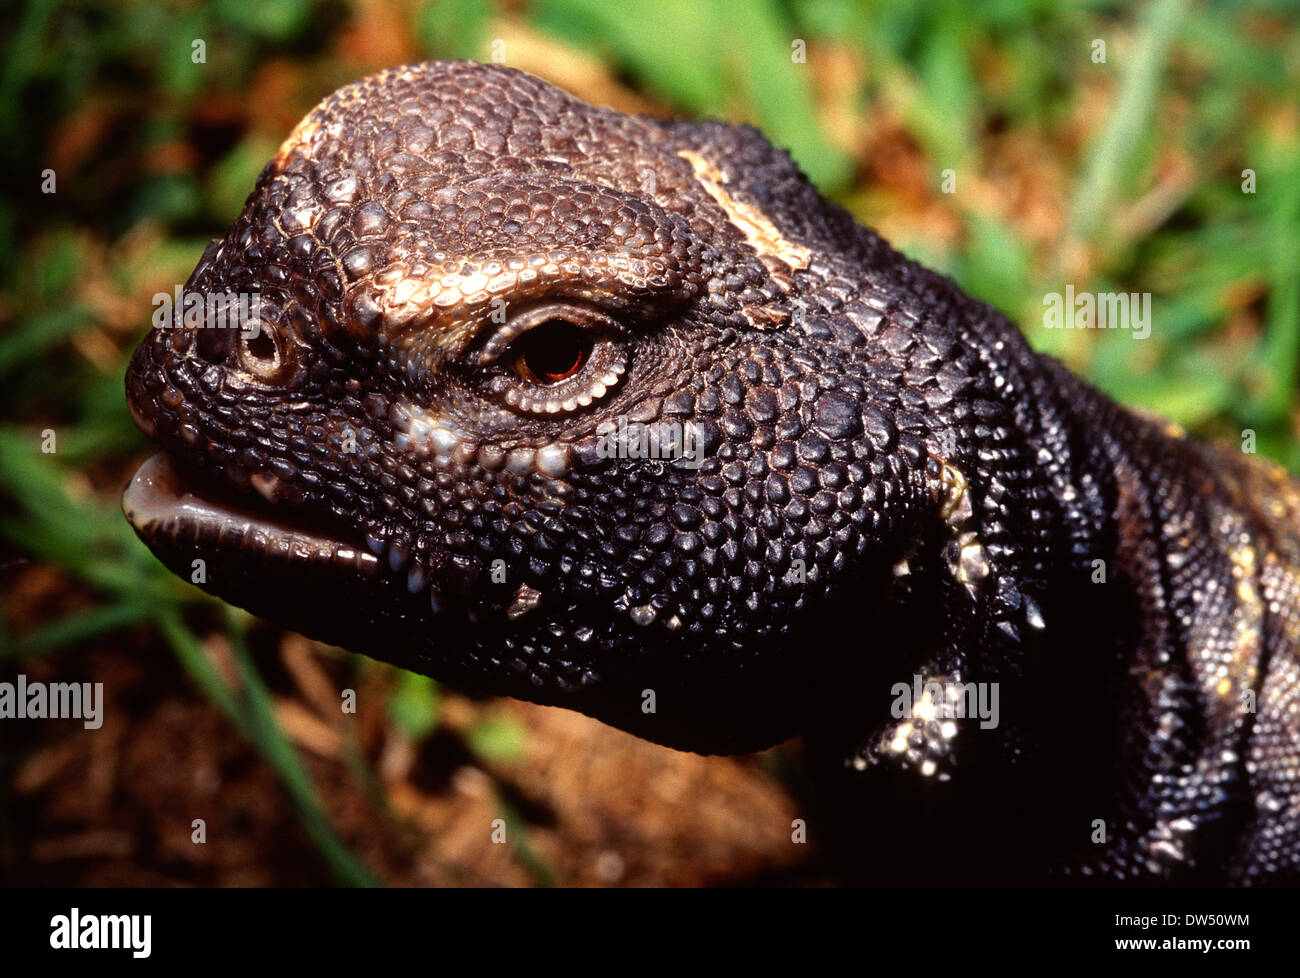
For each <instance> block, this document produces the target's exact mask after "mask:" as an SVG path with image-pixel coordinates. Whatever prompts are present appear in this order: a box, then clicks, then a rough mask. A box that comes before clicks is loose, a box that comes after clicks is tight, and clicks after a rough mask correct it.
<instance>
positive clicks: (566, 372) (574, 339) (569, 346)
mask: <svg viewBox="0 0 1300 978" xmlns="http://www.w3.org/2000/svg"><path fill="white" fill-rule="evenodd" d="M515 350H516V351H517V352H516V355H515V360H514V366H515V372H516V373H517V374H519V376H521V377H523V378H524V379H525V380H530V381H532V382H533V383H536V384H558V383H559V382H560V381H562V380H568V379H569V378H570V377H572V376H573V375H574V374H576V373H577V372H578V371H579V370H581V369H582V365H583V364H584V363H586V362H587V358H588V357H589V356H591V339H590V338H589V337H588V335H587V331H586V330H584V329H582V327H580V326H575V325H574V324H573V323H570V322H567V321H566V320H563V319H550V320H547V321H546V322H544V323H542V324H540V325H538V326H535V327H534V328H532V329H530V330H529V331H528V332H527V333H525V334H524V335H523V336H521V337H520V338H519V339H518V340H517V341H516V342H515Z"/></svg>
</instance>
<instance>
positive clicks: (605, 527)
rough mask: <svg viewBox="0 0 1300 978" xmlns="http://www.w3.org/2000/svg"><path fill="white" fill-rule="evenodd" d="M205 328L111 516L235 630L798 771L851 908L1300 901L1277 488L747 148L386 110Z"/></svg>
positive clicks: (304, 194) (1296, 716) (468, 67)
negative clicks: (1230, 895)
mask: <svg viewBox="0 0 1300 978" xmlns="http://www.w3.org/2000/svg"><path fill="white" fill-rule="evenodd" d="M184 293H185V295H186V296H187V297H189V296H198V297H199V298H200V301H198V302H196V303H194V304H193V305H192V306H190V305H185V306H184V307H182V306H177V307H176V308H175V309H172V310H170V311H166V312H165V313H164V314H162V315H159V316H157V317H156V318H155V322H154V328H153V329H152V330H151V331H150V332H149V333H148V335H147V336H146V337H145V338H144V340H143V341H142V342H141V344H140V346H139V347H138V349H137V350H136V352H135V353H134V355H133V357H132V359H131V361H130V364H129V367H128V370H127V374H126V392H127V401H128V404H129V408H130V412H131V414H132V417H133V418H134V420H135V422H136V424H137V426H138V427H139V428H140V429H141V430H142V431H143V432H144V433H145V434H146V435H147V436H148V437H149V438H150V439H151V440H152V441H153V442H154V443H155V444H156V446H157V449H158V451H157V452H156V453H155V454H154V455H153V456H151V457H150V458H149V459H148V460H147V461H145V462H144V463H143V464H142V465H141V466H140V468H139V470H138V471H137V472H136V474H135V475H134V477H133V478H132V480H131V481H130V484H129V485H128V486H127V488H126V491H125V493H124V496H123V508H124V511H125V513H126V516H127V518H128V519H129V520H130V522H131V524H132V525H133V527H134V528H135V531H136V532H137V534H138V535H139V536H140V538H141V539H142V540H143V541H144V543H145V544H146V545H147V546H148V547H149V548H150V549H151V550H152V551H153V552H154V553H155V554H156V555H157V556H158V558H159V559H160V560H162V561H163V562H164V563H165V564H166V565H167V566H168V567H170V568H171V569H173V570H174V571H175V572H176V573H178V574H181V575H183V576H185V577H187V578H191V577H194V578H195V579H198V580H201V586H202V587H203V588H205V589H206V590H208V591H210V592H212V593H213V594H216V595H218V596H220V597H221V598H223V599H225V600H226V601H229V602H231V603H233V604H235V605H238V606H240V607H243V608H246V609H248V610H249V611H251V612H252V613H253V614H255V615H258V616H261V617H263V618H266V619H269V620H271V621H274V622H276V623H278V624H281V625H283V626H286V627H289V628H292V629H296V630H298V631H300V632H303V633H304V634H306V635H308V636H312V637H315V638H319V639H322V640H324V641H327V642H330V643H333V644H336V645H340V646H343V647H345V648H347V649H350V650H354V651H357V652H361V653H364V654H366V655H369V656H372V657H375V658H378V659H381V660H385V661H388V662H391V663H395V664H397V665H399V666H401V667H403V668H406V669H409V670H414V671H416V672H419V673H423V674H427V675H430V676H433V677H435V678H436V679H438V680H439V681H441V682H445V683H447V684H449V685H451V686H453V687H457V688H462V689H465V690H469V691H473V692H476V693H484V694H493V695H504V696H510V697H517V698H520V699H525V700H530V701H533V702H537V703H541V704H547V705H552V706H561V707H566V708H568V709H572V710H577V711H581V712H582V713H585V714H588V715H590V716H593V717H596V718H598V719H599V720H602V721H604V722H606V723H608V724H611V725H613V726H616V727H619V728H622V729H624V730H627V731H630V732H632V733H634V734H636V735H638V736H640V737H642V738H645V739H648V740H651V741H654V742H656V743H659V744H663V745H666V746H668V747H672V748H676V749H682V750H690V751H695V752H699V753H732V754H735V753H746V752H752V751H757V750H761V749H764V748H767V747H769V746H771V745H774V744H777V743H780V742H782V741H784V740H787V739H790V738H793V737H800V736H802V737H804V738H805V741H806V743H807V744H808V745H809V746H808V750H809V756H810V758H813V759H812V760H810V762H809V763H810V771H812V772H814V773H815V774H816V775H817V777H819V778H823V779H824V780H825V782H826V783H827V784H828V785H829V787H827V788H826V789H825V792H826V793H825V795H824V798H825V799H828V800H826V801H824V802H822V803H820V804H818V803H814V804H815V805H816V806H817V807H816V810H817V812H819V813H820V814H819V815H818V818H822V817H823V816H824V820H823V822H817V824H818V825H823V824H824V826H825V834H826V836H827V837H828V838H833V839H837V840H840V842H844V841H845V840H848V839H854V840H856V841H857V843H858V851H859V854H858V855H857V856H852V857H849V856H846V857H845V858H846V865H849V864H851V865H853V866H855V867H856V868H857V869H858V870H861V872H862V874H864V877H866V878H875V879H884V880H892V881H903V882H925V881H936V880H949V881H951V880H989V879H992V880H997V881H1011V882H1037V881H1042V880H1055V881H1062V882H1065V883H1067V884H1068V883H1072V882H1078V883H1086V882H1090V881H1105V882H1126V883H1139V884H1177V883H1188V882H1214V883H1229V884H1243V885H1245V884H1261V883H1280V882H1288V881H1292V882H1294V881H1295V880H1296V879H1297V876H1298V873H1300V653H1298V652H1297V644H1298V643H1297V638H1298V636H1300V489H1298V488H1297V485H1296V483H1295V482H1293V481H1292V480H1291V479H1290V478H1289V477H1288V476H1287V474H1286V473H1285V472H1284V471H1283V470H1282V469H1281V468H1279V467H1276V466H1271V465H1269V464H1267V463H1264V462H1262V461H1259V460H1256V459H1254V458H1252V457H1250V456H1248V455H1246V454H1243V453H1241V452H1233V451H1229V450H1225V449H1222V448H1216V447H1212V446H1209V445H1206V444H1203V443H1201V442H1198V441H1196V440H1193V439H1190V438H1188V437H1185V436H1184V434H1183V433H1182V432H1181V431H1180V430H1178V429H1176V428H1174V427H1173V426H1171V425H1168V424H1166V423H1164V422H1162V421H1160V420H1159V419H1156V418H1153V417H1148V416H1146V415H1144V414H1140V413H1137V412H1134V411H1131V410H1128V409H1126V408H1124V407H1121V406H1119V405H1117V404H1116V403H1114V402H1112V401H1111V400H1109V399H1108V398H1107V397H1105V396H1104V395H1102V394H1101V393H1099V392H1098V391H1096V390H1095V389H1093V388H1092V387H1090V386H1089V385H1087V384H1086V383H1084V382H1083V381H1081V380H1080V379H1078V378H1076V377H1075V376H1074V375H1073V374H1071V373H1070V372H1069V371H1068V370H1067V369H1066V368H1065V367H1064V366H1063V365H1061V364H1060V363H1059V362H1058V361H1056V360H1055V359H1053V358H1051V357H1048V356H1045V355H1040V354H1038V353H1035V352H1034V351H1032V350H1031V348H1030V347H1029V345H1028V343H1027V342H1026V340H1025V339H1024V337H1023V336H1022V334H1021V332H1020V331H1019V330H1018V329H1017V327H1016V326H1015V325H1014V324H1013V323H1012V322H1011V321H1010V320H1009V319H1008V318H1007V317H1006V316H1005V315H1003V314H1002V313H1000V312H998V311H997V310H995V309H993V308H992V307H990V306H989V305H986V304H984V303H982V302H979V301H977V300H975V299H972V298H970V297H968V296H967V295H965V294H964V293H963V292H962V291H960V289H959V288H958V287H957V286H956V285H955V284H954V283H953V282H952V281H950V280H949V279H948V278H945V277H943V276H941V275H939V274H937V273H935V272H933V271H930V270H928V269H926V268H924V267H922V266H921V265H919V264H917V263H915V262H913V261H911V260H908V259H907V258H905V257H904V256H902V255H901V254H900V253H898V252H897V251H895V250H894V249H893V248H892V247H890V245H889V244H888V243H886V242H885V241H884V240H883V239H882V238H881V237H880V236H879V235H878V234H877V233H875V232H874V231H872V230H870V229H868V228H866V227H863V226H862V225H860V224H858V223H857V222H856V221H855V220H854V219H853V218H852V217H851V216H850V215H849V213H848V212H847V211H845V210H844V209H842V208H841V207H839V206H838V205H835V204H833V203H830V202H828V201H827V200H825V199H824V198H823V197H822V196H821V195H820V194H819V193H818V191H817V190H816V189H815V188H814V187H813V186H812V185H811V184H810V183H809V181H808V180H807V179H806V178H805V177H804V176H803V175H802V173H801V172H800V171H799V169H798V167H797V166H796V164H795V163H794V162H793V160H792V159H791V157H790V156H789V155H788V154H787V153H786V152H784V151H783V150H780V149H777V148H775V147H774V146H773V145H772V144H770V143H769V142H768V141H767V140H766V139H765V138H764V137H763V136H762V135H761V134H760V133H759V132H758V131H757V130H755V129H753V128H749V127H746V126H735V125H728V124H724V123H720V122H708V121H705V122H696V121H683V120H666V119H659V118H654V117H650V116H640V115H625V114H620V113H618V112H615V111H612V110H609V109H606V108H601V107H597V106H592V105H589V104H587V103H584V102H582V101H580V100H578V99H576V98H574V97H572V96H570V95H568V94H567V93H565V92H563V91H561V90H559V89H557V88H555V87H553V86H551V85H549V84H547V83H545V82H543V81H541V80H540V79H538V78H536V77H534V76H532V75H529V74H526V73H523V72H520V71H517V70H515V69H512V68H509V67H505V66H501V65H486V64H477V63H471V62H459V61H454V62H453V61H449V62H428V63H420V64H412V65H407V66H403V67H398V68H393V69H390V70H386V71H382V72H379V73H378V74H374V75H372V76H370V77H367V78H365V79H362V80H361V81H358V82H355V83H353V84H350V85H347V86H346V87H344V88H341V89H340V90H338V91H336V92H335V93H333V94H332V95H330V96H329V97H327V98H326V99H324V100H323V101H322V102H321V103H320V104H319V105H318V106H316V108H314V109H313V110H312V111H311V112H310V113H309V114H308V115H307V116H306V117H305V118H304V119H303V120H302V122H301V123H300V124H299V125H298V126H297V127H296V128H295V129H294V130H293V132H292V133H291V134H290V135H289V137H288V138H287V139H286V141H285V142H284V143H283V145H282V146H281V147H280V149H279V151H278V152H277V153H276V155H275V156H274V158H273V159H272V160H271V161H270V162H269V163H268V164H267V165H266V167H265V168H264V169H263V171H262V172H261V175H260V176H259V178H258V179H257V182H256V186H255V188H254V189H253V191H252V192H251V194H250V195H249V197H248V198H247V201H246V203H245V206H244V209H243V211H242V213H241V214H240V215H239V217H238V218H237V219H236V220H235V222H234V224H233V225H232V226H231V228H230V229H229V231H228V232H227V233H226V235H225V236H224V237H223V238H220V239H217V240H214V241H212V242H211V244H210V245H209V246H208V247H207V249H206V250H205V252H204V253H203V255H202V258H201V259H200V260H199V262H198V265H197V267H196V268H195V269H194V271H193V273H192V275H191V276H190V278H189V280H188V282H187V283H186V284H185V286H184ZM214 296H215V297H219V298H221V301H217V302H214V301H213V297H214ZM222 297H224V298H222ZM240 297H244V298H245V299H247V298H248V297H251V299H252V300H253V301H243V302H241V301H239V300H240ZM196 561H197V562H201V566H202V568H203V573H202V574H201V575H194V574H193V570H194V568H196V567H198V566H200V564H199V563H196ZM924 683H931V684H933V685H930V686H923V685H922V684H924ZM907 689H917V690H920V691H921V695H920V696H919V698H916V697H914V698H913V699H912V701H911V702H910V704H908V703H907V702H905V701H904V700H899V699H898V697H899V696H900V695H901V693H902V691H904V690H907ZM954 689H955V690H956V691H957V694H958V696H961V695H964V693H965V692H966V691H969V690H976V691H978V692H979V693H980V694H981V695H983V694H984V693H986V692H989V691H992V692H993V693H994V694H995V695H996V700H995V701H994V702H995V705H997V706H998V710H997V712H998V713H1004V714H1005V720H999V718H996V717H995V718H994V720H998V722H997V723H996V725H994V724H992V723H990V722H987V721H988V719H989V718H988V716H987V715H985V714H981V719H979V720H978V721H977V720H976V718H974V717H972V716H971V715H970V712H969V711H966V712H963V711H961V710H947V711H944V710H940V709H939V708H938V707H940V706H941V705H943V702H946V698H947V697H948V696H949V691H951V690H954ZM900 702H901V704H902V705H901V706H900V705H899V704H900ZM814 821H816V820H814ZM836 844H838V843H836ZM846 851H847V850H846Z"/></svg>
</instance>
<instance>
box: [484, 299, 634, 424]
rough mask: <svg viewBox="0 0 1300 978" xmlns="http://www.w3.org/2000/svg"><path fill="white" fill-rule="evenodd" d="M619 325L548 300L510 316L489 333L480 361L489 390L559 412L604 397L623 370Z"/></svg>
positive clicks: (522, 406) (531, 407) (521, 404)
mask: <svg viewBox="0 0 1300 978" xmlns="http://www.w3.org/2000/svg"><path fill="white" fill-rule="evenodd" d="M625 336H626V334H625V332H624V330H623V328H622V327H621V326H620V325H619V324H618V323H617V322H615V321H614V320H613V319H611V318H610V317H609V316H607V315H605V313H603V312H601V311H600V310H598V309H594V308H592V307H591V306H586V305H578V304H576V303H565V302H548V303H545V304H542V305H538V306H533V307H532V308H529V309H526V310H524V311H522V312H519V313H516V314H515V315H514V316H512V317H510V319H509V320H508V321H507V322H506V323H505V324H503V325H502V326H501V327H500V328H499V329H497V330H496V332H494V333H493V334H492V335H491V336H489V337H488V340H487V342H486V343H485V344H484V345H483V348H482V349H481V350H480V351H479V354H478V357H477V360H478V364H479V366H481V367H495V369H494V370H493V371H492V373H491V374H490V375H489V379H488V382H487V386H488V390H489V391H490V392H491V393H492V394H493V395H495V396H497V397H499V398H501V399H502V400H504V401H505V402H506V404H508V405H509V406H510V407H513V408H517V409H519V410H522V411H527V412H529V413H531V414H559V413H562V412H570V411H576V410H578V408H581V407H587V406H588V405H589V404H591V403H592V402H593V401H596V400H598V399H599V398H602V397H604V396H605V395H606V394H607V393H608V392H609V391H610V389H612V388H613V387H614V386H615V385H617V384H618V382H619V379H620V378H621V377H622V376H623V374H624V373H625V372H626V371H627V366H628V356H627V351H626V348H625V346H624V343H623V342H622V341H623V339H624V337H625Z"/></svg>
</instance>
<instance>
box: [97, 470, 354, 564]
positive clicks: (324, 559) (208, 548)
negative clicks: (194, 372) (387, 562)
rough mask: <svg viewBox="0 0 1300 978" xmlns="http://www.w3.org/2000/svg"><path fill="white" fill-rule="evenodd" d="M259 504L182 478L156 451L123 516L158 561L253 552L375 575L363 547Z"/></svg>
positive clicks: (129, 491)
mask: <svg viewBox="0 0 1300 978" xmlns="http://www.w3.org/2000/svg"><path fill="white" fill-rule="evenodd" d="M258 502H260V499H259V500H244V499H236V498H234V496H233V495H232V494H231V493H229V492H225V493H223V492H220V491H219V490H218V489H217V488H215V487H210V486H208V485H206V484H203V483H200V482H199V481H198V480H193V479H187V478H185V477H184V476H183V475H182V474H181V473H180V472H179V471H178V470H177V468H176V466H175V465H174V464H173V462H172V459H171V457H170V456H169V455H168V454H167V453H166V452H162V451H160V452H155V453H154V454H153V455H151V456H150V457H149V458H148V459H146V460H145V461H144V462H143V463H142V464H141V465H140V467H139V468H138V469H137V470H136V472H135V475H133V476H132V477H131V481H130V483H128V485H127V487H126V490H125V491H124V492H123V493H122V512H123V513H125V514H126V518H127V520H128V521H129V522H130V524H131V526H132V528H133V529H134V530H135V532H136V534H137V535H138V536H139V537H140V539H141V540H143V541H144V543H145V544H146V545H147V546H148V547H149V549H150V550H152V551H153V552H154V553H155V554H156V555H157V556H158V557H159V558H160V559H165V558H166V557H167V556H168V555H175V554H177V553H178V552H180V551H187V552H190V553H192V554H195V555H198V556H202V555H203V554H204V553H212V552H224V551H242V552H245V553H246V552H249V551H252V552H255V553H257V554H259V555H261V556H263V557H266V558H269V559H271V560H272V561H275V562H277V563H279V562H283V563H286V564H287V563H309V562H310V563H320V564H338V565H344V564H345V565H347V567H348V568H349V569H350V570H352V571H355V572H360V573H362V574H365V575H367V576H374V575H375V574H377V573H378V570H379V560H378V558H377V557H375V556H374V555H373V554H371V553H370V552H368V551H367V550H365V549H364V548H361V547H357V546H354V545H353V544H351V543H349V542H347V541H345V540H342V539H338V538H335V537H333V536H331V535H327V534H325V533H323V532H321V531H320V530H318V529H314V528H307V527H305V526H295V525H293V524H291V523H288V522H286V521H285V520H283V519H282V518H281V517H279V516H270V515H268V514H267V513H265V512H263V511H261V510H260V509H259V508H258V506H257V505H256V503H258Z"/></svg>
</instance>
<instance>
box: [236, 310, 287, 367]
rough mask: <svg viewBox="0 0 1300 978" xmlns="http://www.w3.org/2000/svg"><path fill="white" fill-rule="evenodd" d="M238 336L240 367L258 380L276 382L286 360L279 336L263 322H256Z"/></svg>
mask: <svg viewBox="0 0 1300 978" xmlns="http://www.w3.org/2000/svg"><path fill="white" fill-rule="evenodd" d="M238 335H239V340H238V347H237V350H238V354H239V364H240V366H241V367H243V368H244V370H246V371H248V372H249V373H250V374H252V375H253V376H254V377H256V378H258V379H259V380H263V381H274V380H278V379H279V378H280V374H281V373H282V372H283V369H284V367H285V365H286V362H287V359H288V358H287V351H286V350H285V344H284V341H283V340H282V338H281V337H280V334H279V333H278V332H277V331H276V330H275V329H274V328H273V327H271V326H269V325H268V324H266V323H265V322H258V323H256V325H255V326H253V327H252V328H249V329H243V330H240V331H239V334H238Z"/></svg>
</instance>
